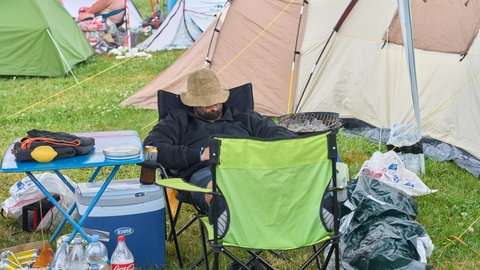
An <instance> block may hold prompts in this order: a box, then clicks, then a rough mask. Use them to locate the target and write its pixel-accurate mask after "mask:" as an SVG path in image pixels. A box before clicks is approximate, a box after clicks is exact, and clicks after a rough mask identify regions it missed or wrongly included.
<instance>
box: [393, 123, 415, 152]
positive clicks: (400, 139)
mask: <svg viewBox="0 0 480 270" xmlns="http://www.w3.org/2000/svg"><path fill="white" fill-rule="evenodd" d="M421 139H422V137H421V136H418V132H417V130H416V126H415V125H412V124H407V125H396V124H395V125H393V127H392V129H391V130H390V137H389V138H388V141H387V144H391V145H395V146H396V147H403V146H411V145H414V144H416V143H417V142H419V141H420V140H421Z"/></svg>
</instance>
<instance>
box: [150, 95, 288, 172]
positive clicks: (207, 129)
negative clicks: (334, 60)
mask: <svg viewBox="0 0 480 270" xmlns="http://www.w3.org/2000/svg"><path fill="white" fill-rule="evenodd" d="M223 108H224V109H223V117H222V118H221V119H219V120H216V121H215V122H213V123H210V122H209V121H206V120H204V119H203V118H200V117H198V116H196V115H195V114H194V113H193V110H190V111H186V110H183V109H174V110H172V111H171V112H170V113H169V114H168V115H167V116H166V117H165V118H163V119H161V120H160V121H159V122H158V123H157V124H156V125H155V126H154V127H153V129H152V131H150V133H149V134H148V136H147V137H146V138H145V140H144V145H153V146H156V147H157V149H158V155H157V161H158V162H159V163H161V164H162V165H163V166H165V167H166V168H167V169H174V170H176V171H177V176H178V177H182V178H185V179H189V178H190V176H191V175H192V174H193V173H194V172H195V171H197V170H198V169H200V168H202V167H204V166H207V165H208V163H207V162H200V150H201V148H202V147H208V142H209V138H210V137H211V136H212V135H233V136H239V137H241V136H244V137H258V138H277V137H278V138H283V137H292V136H296V134H295V133H294V132H292V131H290V130H288V129H286V128H284V127H281V126H278V125H277V124H275V122H274V121H273V120H272V119H271V118H269V117H265V116H262V115H260V114H259V113H257V112H254V111H248V112H239V111H237V110H235V109H234V108H230V107H228V105H227V104H224V105H223Z"/></svg>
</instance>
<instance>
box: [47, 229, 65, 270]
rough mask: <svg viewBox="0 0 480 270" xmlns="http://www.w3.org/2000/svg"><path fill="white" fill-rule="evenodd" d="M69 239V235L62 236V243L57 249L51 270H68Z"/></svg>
mask: <svg viewBox="0 0 480 270" xmlns="http://www.w3.org/2000/svg"><path fill="white" fill-rule="evenodd" d="M68 238H69V237H68V236H67V235H63V236H62V242H61V244H60V245H59V246H58V247H57V251H55V255H54V256H53V260H52V264H51V265H50V269H51V270H68V256H69V254H70V246H69V243H68Z"/></svg>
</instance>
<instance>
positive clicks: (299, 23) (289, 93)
mask: <svg viewBox="0 0 480 270" xmlns="http://www.w3.org/2000/svg"><path fill="white" fill-rule="evenodd" d="M305 3H307V4H308V2H307V1H303V3H302V8H301V9H300V16H299V18H298V25H297V36H296V38H295V49H294V52H293V60H292V70H291V73H290V86H289V87H290V89H289V91H288V104H287V113H291V112H292V111H291V110H292V105H291V102H292V96H293V78H294V75H295V63H296V58H297V54H300V52H299V51H298V36H299V33H300V27H301V25H302V17H303V9H304V8H305Z"/></svg>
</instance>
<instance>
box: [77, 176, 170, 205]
mask: <svg viewBox="0 0 480 270" xmlns="http://www.w3.org/2000/svg"><path fill="white" fill-rule="evenodd" d="M103 183H104V182H103V181H102V182H87V183H78V184H77V188H76V190H75V197H76V199H77V202H78V203H81V204H85V205H86V204H90V202H91V201H92V200H93V198H94V197H95V195H97V193H98V191H99V190H100V188H101V187H102V185H103ZM161 197H163V194H162V190H161V187H160V186H158V185H144V184H141V183H140V182H139V181H138V179H128V180H113V181H111V182H110V184H109V185H108V187H107V188H106V189H105V192H104V193H103V194H102V196H101V197H100V200H99V201H98V202H97V205H98V206H114V205H127V204H136V203H142V202H148V201H152V200H157V199H159V198H161Z"/></svg>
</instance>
